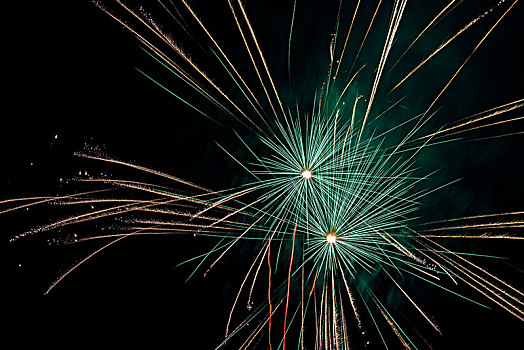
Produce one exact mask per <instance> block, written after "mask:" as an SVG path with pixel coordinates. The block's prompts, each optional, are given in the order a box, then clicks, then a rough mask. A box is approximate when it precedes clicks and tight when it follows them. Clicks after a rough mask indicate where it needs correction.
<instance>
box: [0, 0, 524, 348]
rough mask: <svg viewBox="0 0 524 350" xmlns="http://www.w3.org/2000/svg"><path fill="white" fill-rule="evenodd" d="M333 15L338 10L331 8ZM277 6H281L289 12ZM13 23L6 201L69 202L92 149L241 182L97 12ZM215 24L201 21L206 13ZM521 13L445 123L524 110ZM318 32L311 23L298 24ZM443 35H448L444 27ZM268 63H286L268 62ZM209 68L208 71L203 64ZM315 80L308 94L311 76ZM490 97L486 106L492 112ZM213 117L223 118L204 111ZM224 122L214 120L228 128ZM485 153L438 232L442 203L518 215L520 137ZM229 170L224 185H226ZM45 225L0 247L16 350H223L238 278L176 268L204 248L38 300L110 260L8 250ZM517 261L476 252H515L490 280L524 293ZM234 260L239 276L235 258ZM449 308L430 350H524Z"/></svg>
mask: <svg viewBox="0 0 524 350" xmlns="http://www.w3.org/2000/svg"><path fill="white" fill-rule="evenodd" d="M328 3H329V6H331V7H333V8H336V6H334V4H333V3H332V2H328ZM487 3H488V4H489V2H487ZM311 4H312V5H311ZM270 5H275V2H274V1H269V2H268V4H266V5H265V6H260V8H258V10H257V12H256V13H257V15H256V16H254V17H256V18H255V19H254V23H255V24H258V25H259V26H260V25H261V24H264V23H265V22H264V18H265V17H264V16H268V14H270V13H272V11H271V10H270V7H269V6H270ZM309 5H310V6H312V8H315V6H318V3H317V2H315V1H311V2H309ZM224 6H227V4H224ZM408 6H409V5H408ZM217 7H218V5H217ZM283 7H285V6H284V5H280V6H279V8H280V10H282V8H283ZM224 8H225V7H224ZM479 8H489V6H487V7H486V6H484V7H482V6H479ZM8 9H9V10H8V11H4V13H5V16H6V17H10V18H14V19H15V20H14V21H13V22H12V23H14V24H12V25H11V26H9V27H8V28H7V30H6V31H4V50H3V53H4V54H3V55H4V57H7V63H6V64H5V65H4V74H5V76H7V79H4V81H5V82H4V84H6V86H7V94H6V93H5V92H4V95H3V96H4V100H5V101H6V102H7V104H4V113H3V116H2V127H1V128H0V133H1V134H0V150H1V151H0V156H1V157H2V164H3V166H2V172H1V174H0V198H1V199H4V198H11V197H19V196H20V197H21V196H35V195H40V194H44V195H47V194H56V193H60V191H62V190H63V188H62V185H61V183H60V181H59V179H61V178H62V179H65V178H70V177H73V176H75V175H76V174H77V173H78V171H84V170H86V169H89V170H91V169H92V168H91V167H93V165H92V164H91V163H88V162H87V163H86V162H84V160H81V159H78V158H76V157H74V156H73V155H72V154H73V152H75V151H78V150H81V149H83V147H84V145H85V144H89V145H93V146H99V147H103V148H104V149H106V150H107V152H108V153H109V154H111V155H112V156H115V157H117V158H119V159H123V160H130V161H134V162H136V163H138V164H141V165H145V166H148V167H151V168H153V169H157V170H161V171H165V172H166V173H170V174H173V175H176V176H180V177H183V178H187V179H191V181H194V182H196V183H202V184H205V185H206V186H213V187H216V188H220V187H223V186H228V185H229V183H230V182H234V181H239V179H237V178H234V173H235V172H234V171H233V170H231V169H230V168H231V166H232V163H231V161H230V160H228V159H227V158H226V157H224V156H223V154H222V153H221V152H220V151H219V150H218V149H217V147H215V146H214V143H213V142H212V141H214V140H218V141H220V142H226V143H227V142H228V141H229V140H228V136H226V134H225V133H224V129H221V128H219V127H217V126H215V125H213V124H212V123H210V122H208V121H206V120H205V119H204V118H202V117H201V116H199V115H197V114H196V113H194V112H193V111H191V109H189V108H188V107H186V106H184V105H183V104H181V103H180V102H179V101H177V100H176V99H175V98H173V97H172V96H170V95H169V94H167V93H165V92H164V91H162V90H161V89H160V88H158V87H157V86H155V85H154V84H153V83H152V82H151V81H149V80H147V79H146V78H144V77H143V76H142V75H140V74H139V73H138V72H137V71H136V69H135V68H140V69H144V70H147V69H149V70H148V72H149V71H150V72H153V74H155V73H156V76H160V77H162V78H164V82H166V84H171V85H170V86H171V87H173V88H174V89H176V88H179V89H180V91H183V92H187V93H188V94H190V93H191V92H190V91H189V92H188V91H187V88H185V87H184V86H181V85H180V84H178V83H177V82H175V81H174V80H175V79H174V78H173V79H171V78H169V77H165V76H164V75H162V74H163V71H162V70H161V69H159V68H158V67H157V66H156V67H155V65H154V64H152V62H151V59H150V58H148V56H147V55H145V54H144V53H143V51H142V50H141V49H140V47H139V45H138V42H137V41H136V40H135V39H134V38H133V37H132V36H131V35H129V33H127V32H126V31H125V30H124V29H122V28H121V27H120V26H119V25H118V24H117V23H115V22H114V21H112V20H111V19H110V18H108V17H107V16H106V15H105V14H103V13H102V12H101V11H99V10H98V9H97V8H96V7H95V6H93V4H91V3H90V2H89V1H59V2H45V3H44V2H38V4H36V5H28V4H25V3H19V4H18V3H17V4H14V5H10V7H8ZM213 10H214V9H207V11H208V14H209V13H212V12H213ZM416 10H417V9H413V10H412V11H414V12H415V11H416ZM414 12H413V13H414ZM464 12H465V14H464V16H469V13H468V11H464ZM471 12H472V13H477V14H478V13H480V12H475V10H471ZM217 13H218V14H220V13H221V12H217ZM218 14H217V17H220V16H219V15H218ZM285 14H286V12H284V11H283V10H282V11H275V16H276V17H275V19H274V20H273V21H274V23H273V22H270V23H269V25H268V28H269V29H268V31H269V34H267V33H266V34H264V33H262V34H261V36H262V37H263V39H262V40H266V42H267V40H269V38H271V36H272V35H273V34H274V33H276V34H277V35H278V30H279V29H280V27H279V24H278V23H287V22H285V21H284V22H282V21H281V19H282V18H284V19H285V18H287V17H286V16H287V15H285ZM306 15H309V16H311V13H304V16H306ZM519 15H520V16H519ZM521 15H522V4H517V7H516V8H515V11H514V13H513V12H512V13H510V15H508V18H507V21H506V19H505V21H506V22H507V23H504V27H500V28H497V30H500V32H498V33H497V32H495V33H494V36H493V38H492V39H493V41H492V42H490V41H489V40H488V41H487V42H486V44H485V47H483V49H485V51H481V50H479V54H482V55H480V57H479V58H478V59H472V61H471V69H469V68H468V69H465V70H464V72H463V73H461V74H462V75H461V78H462V76H464V79H463V80H460V79H458V81H457V88H456V90H453V91H452V92H451V93H450V94H449V96H448V95H445V96H444V97H443V103H446V102H447V103H448V107H446V108H447V109H445V110H444V111H445V112H449V113H452V112H459V113H462V114H459V115H461V116H467V115H468V113H473V112H478V111H480V110H483V108H485V107H486V106H488V107H489V106H496V105H497V104H502V103H504V102H509V101H513V100H516V99H518V98H522V97H523V95H522V92H523V91H524V90H523V89H522V85H521V82H522V78H523V73H522V72H523V70H522V67H521V62H522V55H520V58H519V56H518V45H519V44H518V43H519V42H522V38H523V35H522V34H523V29H522V24H521V23H519V18H522V16H521ZM303 18H304V17H303ZM466 18H470V17H466ZM471 18H472V17H471ZM313 20H315V19H314V18H307V19H303V21H304V22H303V23H306V22H307V21H313ZM322 20H323V18H321V19H319V20H318V23H319V25H320V26H322V25H323V24H325V23H324V22H322ZM315 23H316V22H315ZM326 23H327V22H326ZM329 23H332V22H329ZM215 24H216V23H215ZM410 24H411V22H410ZM443 25H448V26H452V24H451V23H448V22H445V23H443ZM284 27H285V26H284ZM324 27H326V25H324V26H323V28H324ZM228 28H230V27H228V26H226V25H224V26H220V25H216V26H215V29H216V30H217V36H218V37H219V38H222V39H223V40H225V41H226V42H228V43H229V44H230V45H232V43H234V42H235V40H234V39H233V38H231V37H230V35H229V32H228V30H229V29H228ZM257 28H260V27H257ZM483 28H487V27H483ZM303 29H304V31H312V32H314V33H317V35H319V36H321V34H318V33H322V30H318V31H317V30H316V29H315V27H314V26H311V25H308V26H306V25H304V28H303ZM324 29H325V28H324ZM325 30H327V31H328V32H329V29H325ZM259 31H260V32H262V30H260V29H259ZM257 33H258V32H257ZM297 40H298V41H299V39H297ZM474 40H477V41H478V37H477V39H474V38H473V37H471V38H467V40H466V41H467V42H468V44H469V46H468V45H466V44H465V45H464V46H467V48H465V49H464V48H462V47H458V48H456V49H454V51H453V52H452V53H448V54H449V55H448V56H446V57H448V58H449V57H454V56H453V55H455V54H456V55H458V57H459V59H457V60H455V61H454V62H461V60H463V58H464V56H463V55H462V56H460V54H461V53H462V52H466V51H467V50H468V49H469V50H471V47H472V43H474V42H475V41H474ZM276 41H277V43H278V45H279V46H278V47H284V48H285V47H286V45H287V33H285V34H282V38H278V40H276ZM299 42H303V41H299ZM238 45H240V44H238ZM275 47H277V46H275ZM237 49H238V47H237ZM232 50H234V49H232ZM233 52H235V53H236V51H233ZM308 52H309V51H308V50H299V53H297V56H299V59H297V60H298V61H300V62H301V63H297V65H299V66H300V67H301V68H303V69H308V68H309V67H310V64H311V63H308V62H309V61H306V60H305V57H307V55H308V54H309V53H308ZM324 54H326V52H324ZM268 56H269V57H280V56H279V55H277V54H275V53H274V52H273V53H272V52H270V53H268ZM196 57H197V59H199V58H200V57H201V56H198V54H197V56H196ZM318 57H323V56H322V54H319V56H318ZM460 57H462V59H461V58H460ZM201 59H202V61H205V60H206V57H202V58H201ZM239 60H241V59H239ZM270 60H271V58H270ZM298 61H297V62H298ZM273 62H274V63H275V66H278V67H280V68H279V69H280V70H282V67H284V68H285V64H286V63H285V59H282V58H274V59H273ZM442 64H443V65H444V64H445V63H442ZM454 67H456V66H454ZM468 67H469V66H468ZM279 69H277V71H279ZM321 73H322V72H321ZM322 74H323V73H322ZM311 76H312V78H311V80H314V77H315V74H314V73H311ZM217 79H218V80H219V81H220V78H217ZM468 79H469V80H468ZM468 82H469V83H468ZM306 85H307V81H306ZM439 86H441V85H439ZM304 89H305V88H304ZM468 89H470V90H471V92H472V94H471V95H474V96H475V97H467V96H466V97H465V100H462V99H461V100H460V101H462V102H459V103H456V102H453V99H452V96H459V93H458V91H462V93H463V92H464V91H468ZM297 90H300V88H297ZM177 91H178V90H177ZM433 91H435V90H433ZM473 92H474V93H473ZM488 99H491V101H492V102H491V103H490V102H486V101H487V100H488ZM461 103H464V105H461ZM468 106H469V107H468ZM203 108H205V109H206V111H212V112H213V109H212V107H210V106H204V107H203ZM213 113H217V112H216V111H214V112H213ZM217 115H218V117H217V118H218V119H220V121H224V120H227V119H225V118H223V117H222V116H220V114H217ZM516 116H517V115H516ZM514 125H515V126H512V127H508V128H503V129H499V130H498V131H500V132H514V131H517V130H524V127H523V125H522V123H520V124H518V125H517V124H514ZM231 127H234V128H235V129H237V128H238V130H241V131H242V127H241V126H239V125H238V124H234V123H232V124H231V125H228V126H227V127H226V131H227V129H228V128H229V129H230V128H231ZM478 136H483V135H482V134H479V135H478ZM209 141H211V142H209ZM489 142H490V143H481V144H480V145H478V144H469V143H467V144H466V146H464V147H469V148H467V149H468V150H467V151H464V155H463V156H459V155H457V154H453V159H454V161H455V162H454V163H453V162H451V161H449V163H450V164H449V165H450V167H451V169H453V171H454V173H453V175H452V176H456V177H464V178H466V180H468V179H469V180H471V181H469V182H468V181H466V185H464V187H459V188H457V189H455V191H458V192H460V193H463V194H464V197H467V198H466V199H464V198H460V199H456V202H455V201H454V200H453V199H455V198H458V197H454V196H455V195H456V193H457V192H453V191H451V190H450V191H451V192H446V193H445V194H444V195H442V197H440V198H439V200H438V201H437V202H436V203H437V204H440V206H439V209H438V210H437V209H435V211H438V213H435V215H436V216H437V217H438V218H441V216H442V215H447V214H449V213H450V211H451V213H452V214H453V213H457V209H456V208H454V207H453V209H449V208H447V209H448V211H446V208H444V209H443V208H442V207H443V205H442V203H451V204H449V205H450V206H453V205H457V206H458V205H459V204H457V203H458V202H460V203H466V205H465V206H467V207H468V208H474V207H475V206H480V207H482V208H483V209H485V210H492V211H495V212H496V211H506V210H522V209H523V208H522V203H521V197H522V195H523V190H524V188H523V185H522V178H523V176H524V169H523V162H522V157H523V147H522V146H523V144H524V143H523V142H522V135H519V136H513V137H509V138H507V139H504V140H500V139H499V141H497V142H495V141H489ZM464 149H466V148H464ZM456 150H457V149H456V148H455V149H453V148H451V149H444V150H442V151H441V152H440V153H438V154H437V157H436V158H435V159H436V162H437V164H436V165H435V167H437V168H438V167H439V166H442V165H447V162H448V158H447V157H448V156H449V157H451V156H450V155H449V154H450V153H447V152H456ZM439 162H440V163H439ZM222 170H223V171H224V174H225V175H224V176H222V177H217V176H216V174H217V173H218V174H221V172H220V171H222ZM134 175H136V173H135V174H134ZM446 196H448V197H449V198H448V197H446ZM450 198H451V199H450ZM477 200H478V202H476V201H477ZM51 212H52V210H49V209H45V210H42V211H41V212H39V211H38V210H37V209H31V210H30V211H29V212H25V213H19V214H13V215H6V216H2V217H1V218H0V222H1V223H2V224H1V225H2V226H1V227H2V231H3V234H2V236H3V237H2V249H6V251H7V254H6V255H5V256H7V259H6V260H7V261H6V262H5V263H4V266H5V265H7V279H5V277H4V279H3V280H4V282H3V283H4V284H3V285H4V287H3V289H4V290H7V292H8V293H7V296H6V297H4V305H6V306H7V309H8V312H7V313H4V312H3V311H2V315H3V317H2V318H3V319H4V321H5V322H6V323H7V324H8V326H7V332H6V334H7V335H8V337H10V338H13V340H15V342H19V343H21V344H23V343H31V344H35V345H39V346H43V345H44V344H47V345H69V346H70V347H72V348H76V346H77V345H78V344H84V343H88V344H91V345H92V346H97V347H98V346H100V345H101V344H103V346H106V345H109V346H115V347H119V348H121V347H123V346H126V345H134V344H136V343H137V342H143V344H145V345H146V346H147V348H157V347H160V344H162V347H171V348H175V349H179V348H180V349H184V348H194V349H209V348H214V347H215V346H216V344H217V343H218V342H219V340H220V339H221V336H222V335H223V333H224V330H225V322H226V320H227V313H228V311H229V305H230V304H231V300H232V298H233V297H234V294H235V292H236V288H237V287H236V285H237V284H238V282H239V281H240V280H234V278H233V277H238V276H239V272H238V270H237V269H235V267H234V266H235V265H233V266H232V265H227V262H228V261H226V262H225V263H224V264H223V265H222V266H220V267H218V268H217V269H216V271H215V273H214V274H210V276H209V277H206V278H203V277H201V276H199V277H196V278H195V279H193V280H192V281H190V282H189V283H187V284H186V283H184V280H185V278H186V277H187V276H188V273H189V272H190V271H191V270H190V269H189V268H174V266H175V265H176V264H177V263H178V262H180V261H182V260H183V259H184V258H189V257H191V256H192V255H194V254H198V253H201V252H202V251H205V250H203V248H202V247H200V246H198V245H197V244H196V243H195V241H194V240H191V239H188V238H187V237H182V238H177V237H175V238H169V237H167V238H166V237H164V238H145V239H130V240H128V241H125V242H123V243H121V244H119V245H118V246H115V247H111V248H110V249H108V250H107V251H105V252H104V253H102V254H100V255H99V256H97V257H96V258H94V259H92V260H91V261H90V262H89V263H88V264H86V266H82V267H81V268H80V269H79V270H78V271H75V273H73V274H72V275H71V276H70V277H69V278H68V279H67V280H65V281H64V282H63V283H62V284H60V285H59V286H58V287H57V288H56V289H54V290H53V291H52V293H50V294H49V295H46V296H44V295H43V292H44V291H45V290H46V288H47V287H48V286H49V284H50V283H51V282H52V281H53V280H54V279H55V278H56V277H57V276H59V275H60V273H61V272H62V271H64V270H66V269H67V268H68V267H69V266H71V265H72V264H73V263H75V262H76V261H79V260H80V259H81V258H82V257H84V256H86V255H87V254H89V252H91V251H93V249H97V248H98V247H100V246H99V245H87V244H86V245H64V244H59V243H58V244H57V242H54V241H53V235H52V234H47V235H46V236H45V237H37V238H35V237H28V238H27V239H23V240H18V241H16V242H12V243H9V242H8V240H9V238H11V237H13V236H14V235H16V234H19V233H20V232H21V231H23V230H24V229H26V228H27V227H30V226H31V225H38V224H42V222H47V221H48V220H49V217H50V216H52V213H51ZM458 215H460V214H458ZM204 246H205V245H204ZM489 248H491V250H490V249H489ZM522 248H523V246H522V244H521V243H519V242H517V243H515V244H514V245H512V246H511V247H509V248H508V247H507V246H503V245H499V244H495V243H493V244H492V245H491V246H489V245H488V246H486V245H484V246H482V248H481V250H480V251H482V252H488V251H490V252H492V253H494V254H499V255H503V254H504V253H507V254H508V255H509V256H510V257H511V259H512V260H509V261H508V264H505V263H501V264H502V265H497V266H498V267H494V270H495V271H505V270H504V269H505V268H506V267H507V268H508V271H510V272H507V273H506V274H504V275H503V276H504V277H508V278H511V281H515V284H516V285H517V286H520V287H524V283H523V277H522V271H521V270H522V269H523V268H524V265H522V263H523V260H522V254H521V252H522ZM2 255H4V254H3V253H2ZM229 262H230V263H231V264H236V263H238V261H237V260H235V259H231V261H229ZM515 265H516V266H515ZM501 266H502V267H501ZM519 268H520V269H521V270H520V271H519V270H518V269H519ZM235 281H236V282H237V284H234V283H235ZM440 296H441V297H443V299H442V300H440V299H439V300H426V301H425V302H427V303H428V304H429V305H430V308H431V309H433V310H439V312H437V313H438V314H441V316H442V322H441V326H442V329H443V331H444V334H445V336H444V337H443V339H444V340H437V341H436V342H435V348H437V349H470V348H471V349H473V348H476V349H489V348H504V349H517V348H519V347H518V345H517V343H516V342H518V341H520V339H521V336H520V334H522V332H523V331H524V327H523V324H522V323H521V322H519V321H518V320H516V319H515V318H514V317H512V316H511V315H508V314H505V313H504V312H501V311H500V310H499V309H498V308H497V307H496V306H494V308H493V310H490V311H487V310H479V309H478V308H476V307H474V306H471V305H469V304H467V303H463V302H462V301H457V300H456V299H453V297H451V296H450V297H449V299H448V296H447V295H445V294H440ZM483 301H484V300H483ZM441 306H442V308H440V307H441ZM446 309H447V310H449V311H445V310H446ZM4 341H6V340H4Z"/></svg>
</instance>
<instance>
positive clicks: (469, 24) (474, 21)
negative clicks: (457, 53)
mask: <svg viewBox="0 0 524 350" xmlns="http://www.w3.org/2000/svg"><path fill="white" fill-rule="evenodd" d="M500 3H502V2H499V4H500ZM449 5H451V3H450V4H449ZM449 5H448V6H449ZM497 6H498V5H497ZM442 11H444V10H442ZM488 12H491V10H488V11H486V12H484V13H483V14H481V15H479V16H477V17H476V18H475V19H474V20H472V21H471V22H469V23H468V24H467V25H465V26H464V27H462V29H460V30H459V31H458V32H457V33H456V34H455V35H453V36H452V37H451V38H450V39H448V40H446V41H445V42H444V43H443V44H441V45H440V46H439V47H438V48H437V49H436V50H435V51H433V53H432V54H431V55H429V56H428V57H427V58H426V59H425V60H424V61H422V62H421V63H420V64H419V65H418V66H417V67H415V68H414V69H413V70H412V71H411V72H409V73H408V75H406V76H405V77H404V79H402V80H401V81H400V82H399V83H398V84H397V85H395V86H394V87H393V88H392V89H391V90H390V91H389V92H388V95H389V94H390V93H391V92H393V90H395V89H396V88H397V87H399V86H400V85H402V83H403V82H404V81H406V79H408V78H409V77H410V76H411V75H412V74H413V73H415V72H416V71H417V70H418V69H419V68H420V67H422V66H423V65H424V64H425V63H426V62H427V61H429V60H430V59H431V58H432V57H433V56H434V55H436V54H437V53H438V52H439V51H441V50H442V49H443V48H445V47H446V46H447V45H448V44H449V43H451V42H452V41H453V40H455V39H456V38H457V37H458V36H459V35H460V34H462V33H464V32H465V31H466V30H467V29H469V28H470V27H471V26H473V25H474V24H475V23H476V22H478V21H479V20H480V19H481V18H483V17H484V16H486V15H487V14H488ZM441 13H442V12H441ZM439 15H440V14H439ZM503 16H504V15H503ZM417 39H418V37H417ZM415 40H416V39H415ZM413 43H414V42H413ZM413 43H412V45H413ZM410 47H411V45H410ZM407 50H409V48H408V49H407ZM407 50H406V51H407ZM401 58H402V56H401ZM399 60H400V58H399Z"/></svg>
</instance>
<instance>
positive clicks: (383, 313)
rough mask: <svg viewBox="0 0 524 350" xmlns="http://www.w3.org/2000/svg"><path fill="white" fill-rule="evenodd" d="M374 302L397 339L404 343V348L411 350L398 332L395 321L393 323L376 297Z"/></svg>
mask: <svg viewBox="0 0 524 350" xmlns="http://www.w3.org/2000/svg"><path fill="white" fill-rule="evenodd" d="M373 301H374V302H375V305H376V306H377V308H378V310H379V311H380V313H381V314H382V316H384V318H385V319H386V321H387V323H388V324H389V326H390V327H391V329H392V330H393V332H394V333H395V335H396V336H397V338H398V339H399V340H400V342H401V343H402V345H403V346H404V348H406V349H411V347H410V346H409V344H408V342H407V341H406V340H405V339H404V337H403V336H402V334H401V333H400V331H399V330H398V328H397V326H395V324H394V323H393V321H391V319H390V317H389V316H388V315H387V314H386V313H385V312H384V310H383V307H382V306H381V305H380V304H379V303H378V302H377V299H376V298H375V297H373Z"/></svg>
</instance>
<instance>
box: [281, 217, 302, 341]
mask: <svg viewBox="0 0 524 350" xmlns="http://www.w3.org/2000/svg"><path fill="white" fill-rule="evenodd" d="M297 225H298V214H297V220H296V222H295V229H294V230H293V244H292V246H291V259H289V272H288V274H287V296H286V313H285V314H284V339H283V340H282V350H286V324H287V309H288V306H289V287H290V282H291V269H292V267H293V255H294V253H295V235H296V233H297Z"/></svg>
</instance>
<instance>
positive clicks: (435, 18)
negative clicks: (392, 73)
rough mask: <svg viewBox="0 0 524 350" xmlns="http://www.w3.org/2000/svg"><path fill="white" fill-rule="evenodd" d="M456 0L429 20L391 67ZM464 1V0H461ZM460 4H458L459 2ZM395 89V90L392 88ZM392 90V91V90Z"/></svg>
mask: <svg viewBox="0 0 524 350" xmlns="http://www.w3.org/2000/svg"><path fill="white" fill-rule="evenodd" d="M454 2H455V0H452V1H451V2H450V3H449V4H448V5H446V7H444V8H443V9H442V11H440V12H439V14H438V15H436V16H435V17H434V18H433V19H432V20H431V22H429V24H428V25H427V26H426V28H424V29H423V30H422V31H421V32H420V34H419V35H417V37H416V38H415V40H413V42H411V44H410V45H409V46H408V48H407V49H406V50H405V51H404V52H403V53H402V55H400V57H399V59H398V60H397V62H395V64H394V65H393V67H391V69H393V68H395V67H396V65H397V64H398V63H399V62H400V60H401V59H402V58H403V57H404V56H405V55H406V53H407V52H408V51H409V50H410V49H411V47H412V46H413V45H414V44H415V43H416V42H417V40H418V39H420V37H422V35H424V33H425V32H426V31H427V30H428V29H429V28H430V27H431V26H432V25H433V24H434V23H435V22H436V21H437V20H438V19H439V17H440V16H442V14H443V13H444V12H446V10H447V9H448V8H449V7H450V6H451V5H452V4H453V3H454ZM460 2H462V0H461V1H460ZM460 2H459V3H460ZM457 5H458V4H457ZM391 91H393V90H391ZM391 91H390V92H391Z"/></svg>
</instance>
